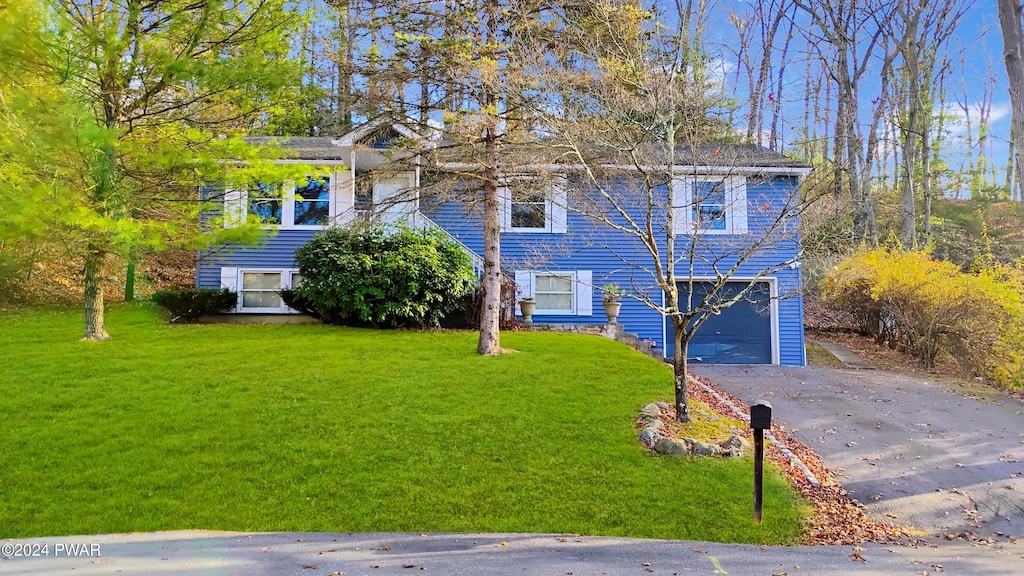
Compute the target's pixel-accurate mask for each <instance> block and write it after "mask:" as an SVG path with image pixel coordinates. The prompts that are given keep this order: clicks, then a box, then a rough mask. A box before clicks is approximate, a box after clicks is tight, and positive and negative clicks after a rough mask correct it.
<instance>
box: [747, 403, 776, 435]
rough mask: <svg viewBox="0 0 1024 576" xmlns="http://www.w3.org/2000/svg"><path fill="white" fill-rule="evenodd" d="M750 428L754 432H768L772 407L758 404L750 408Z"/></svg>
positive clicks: (770, 424) (770, 425)
mask: <svg viewBox="0 0 1024 576" xmlns="http://www.w3.org/2000/svg"><path fill="white" fill-rule="evenodd" d="M750 427H751V428H753V429H754V430H768V429H769V428H771V427H772V405H771V404H769V403H767V402H758V403H757V404H754V405H753V406H751V407H750Z"/></svg>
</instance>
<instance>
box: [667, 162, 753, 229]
mask: <svg viewBox="0 0 1024 576" xmlns="http://www.w3.org/2000/svg"><path fill="white" fill-rule="evenodd" d="M696 182H724V183H725V186H726V188H725V230H707V229H703V228H698V227H697V224H696V223H695V222H694V219H693V208H694V204H695V199H694V197H693V186H694V184H695V183H696ZM672 211H673V216H674V219H675V222H676V233H677V234H709V235H719V236H720V235H729V234H746V233H747V179H746V178H745V177H743V176H714V175H706V176H677V177H676V178H674V179H673V181H672Z"/></svg>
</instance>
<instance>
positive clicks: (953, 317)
mask: <svg viewBox="0 0 1024 576" xmlns="http://www.w3.org/2000/svg"><path fill="white" fill-rule="evenodd" d="M823 296H824V297H825V298H826V299H829V300H831V301H832V302H833V303H835V304H836V305H838V306H840V307H842V308H844V309H846V310H848V311H849V312H850V313H852V314H853V315H854V317H856V318H857V319H858V321H859V322H860V323H861V327H862V329H863V330H864V331H865V332H866V333H869V334H874V335H876V336H877V337H878V339H879V341H880V342H887V343H889V344H890V345H893V346H896V345H900V346H903V347H905V348H906V349H907V350H908V351H910V352H911V353H912V354H914V355H915V356H917V357H918V358H919V359H920V360H921V361H922V362H923V363H924V365H925V366H927V367H931V366H932V365H933V364H934V362H935V360H936V358H937V357H938V356H939V355H940V354H946V355H948V356H949V357H950V358H951V359H953V360H955V361H956V362H957V363H959V364H960V365H961V366H964V367H965V368H968V369H971V370H973V371H975V372H976V373H979V374H984V375H986V376H989V377H991V378H994V379H995V380H996V381H999V382H1000V383H1004V384H1010V383H1013V382H1019V381H1020V379H1021V377H1022V375H1024V372H1022V370H1021V367H1022V351H1021V345H1020V344H1021V342H1022V341H1024V332H1022V324H1024V274H1022V273H1021V271H1020V270H1018V269H1015V268H1011V267H1008V266H1003V265H1000V264H996V263H989V264H986V265H985V266H983V267H981V268H980V269H978V270H976V271H975V272H973V273H965V272H962V271H961V270H960V269H959V267H958V266H956V265H954V264H952V263H949V262H939V261H936V260H933V259H932V258H930V257H929V256H928V254H926V253H924V252H896V251H887V250H882V249H878V250H872V251H868V252H862V253H860V254H856V255H854V256H852V257H850V258H848V259H847V260H845V261H843V262H842V263H841V264H840V265H839V266H838V267H837V268H836V270H835V272H834V273H833V274H832V275H831V276H829V277H828V278H826V279H825V282H824V285H823Z"/></svg>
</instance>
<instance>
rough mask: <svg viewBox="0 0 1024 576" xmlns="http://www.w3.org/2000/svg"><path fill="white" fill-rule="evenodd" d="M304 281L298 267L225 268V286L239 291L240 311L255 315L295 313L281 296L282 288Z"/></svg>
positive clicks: (222, 269)
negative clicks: (295, 268)
mask: <svg viewBox="0 0 1024 576" xmlns="http://www.w3.org/2000/svg"><path fill="white" fill-rule="evenodd" d="M300 282H302V277H301V276H299V272H298V270H289V269H276V270H275V269H265V268H250V269H244V268H242V269H240V268H235V267H223V268H221V269H220V283H221V287H222V288H227V289H228V290H232V291H235V292H238V304H237V306H236V308H235V311H236V312H248V313H255V314H288V313H295V310H292V309H291V308H289V307H288V306H287V305H286V304H285V303H284V300H283V299H282V298H281V290H284V289H286V288H291V287H293V286H298V285H299V283H300Z"/></svg>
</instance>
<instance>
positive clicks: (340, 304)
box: [283, 226, 476, 327]
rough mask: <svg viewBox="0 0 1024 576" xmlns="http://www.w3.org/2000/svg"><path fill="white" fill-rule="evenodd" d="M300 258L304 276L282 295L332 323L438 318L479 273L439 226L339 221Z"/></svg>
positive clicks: (432, 322)
mask: <svg viewBox="0 0 1024 576" xmlns="http://www.w3.org/2000/svg"><path fill="white" fill-rule="evenodd" d="M295 258H296V261H297V262H298V265H299V274H301V276H302V282H301V283H300V284H299V285H298V286H297V287H295V288H294V289H293V290H286V291H285V292H283V296H284V300H285V303H287V304H288V305H289V306H291V307H292V308H295V309H297V310H300V311H302V312H305V313H307V314H310V315H312V316H315V317H317V318H320V319H321V320H322V321H324V322H327V323H331V324H356V325H370V326H377V327H398V326H437V325H438V323H439V322H440V320H441V318H443V317H444V316H445V315H446V314H447V313H449V312H451V311H452V310H454V309H456V308H458V307H459V306H460V305H461V304H462V301H463V297H464V296H465V295H466V294H467V293H469V292H470V291H471V290H472V289H473V285H474V283H475V281H476V277H475V276H474V274H473V267H472V265H471V263H470V259H469V255H468V254H466V252H465V251H464V250H463V249H462V247H461V246H459V244H458V243H457V242H455V241H453V240H452V239H450V238H449V237H448V236H447V235H445V234H444V233H443V232H441V231H439V230H410V229H408V228H405V227H398V228H384V227H380V226H376V227H370V228H356V229H344V228H334V229H330V230H327V231H325V232H323V233H321V234H318V235H317V236H316V237H314V238H313V240H311V241H310V242H309V243H308V244H306V245H305V246H303V247H301V248H299V249H298V250H297V251H296V252H295Z"/></svg>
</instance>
